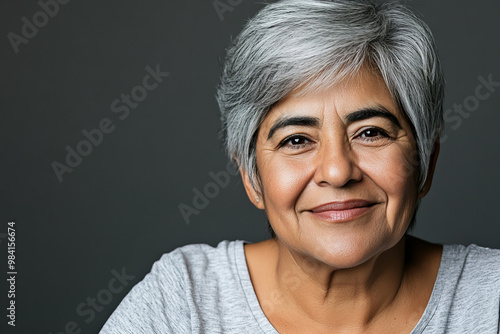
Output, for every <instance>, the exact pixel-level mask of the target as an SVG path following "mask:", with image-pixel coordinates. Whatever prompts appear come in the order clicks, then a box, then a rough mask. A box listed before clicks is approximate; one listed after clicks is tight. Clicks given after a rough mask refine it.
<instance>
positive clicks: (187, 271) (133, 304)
mask: <svg viewBox="0 0 500 334" xmlns="http://www.w3.org/2000/svg"><path fill="white" fill-rule="evenodd" d="M242 243H243V241H239V240H238V241H222V242H220V243H219V244H218V245H217V246H216V247H213V246H210V245H207V244H192V245H187V246H183V247H179V248H176V249H174V250H173V251H171V252H169V253H166V254H163V255H162V256H161V258H160V259H159V260H158V261H156V262H155V263H154V264H153V266H152V269H151V271H150V272H149V273H148V274H146V276H145V277H144V279H143V280H142V281H140V282H139V283H138V284H136V285H135V286H134V287H133V288H132V290H131V291H130V292H129V293H128V294H127V296H125V298H124V299H123V300H122V302H121V303H120V305H119V306H118V308H117V309H116V310H115V311H114V312H113V314H112V315H111V317H110V318H109V319H108V321H107V322H106V324H105V325H104V327H103V329H102V330H101V332H100V333H101V334H108V333H109V334H111V333H134V334H137V333H151V332H157V331H161V332H163V333H190V332H191V331H192V330H193V326H195V322H194V319H192V317H193V316H194V314H193V312H194V311H196V310H198V309H200V308H201V309H204V310H207V309H208V308H207V307H206V304H207V303H210V302H211V301H212V299H213V298H214V296H217V290H218V289H220V286H221V284H222V283H221V282H224V280H227V281H228V282H231V283H230V284H231V286H230V287H231V288H233V290H234V289H235V286H236V285H237V275H238V274H237V268H236V267H237V261H241V259H239V260H238V258H237V254H238V253H237V252H238V250H239V249H243V245H242ZM240 251H241V250H240ZM243 260H244V258H243ZM231 275H234V278H233V279H231V277H230V276H231ZM210 306H212V307H213V310H215V306H216V305H215V304H213V305H210Z"/></svg>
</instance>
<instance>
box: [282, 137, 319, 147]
mask: <svg viewBox="0 0 500 334" xmlns="http://www.w3.org/2000/svg"><path fill="white" fill-rule="evenodd" d="M293 139H301V140H305V141H307V143H304V144H298V145H293V144H290V145H287V143H288V142H290V141H291V140H293ZM311 143H312V140H310V139H308V138H307V137H306V136H303V135H297V134H294V135H291V136H288V137H286V138H285V139H283V140H282V141H281V142H280V143H279V144H278V148H282V147H284V146H288V147H289V148H292V149H301V148H303V147H305V146H307V145H309V144H311Z"/></svg>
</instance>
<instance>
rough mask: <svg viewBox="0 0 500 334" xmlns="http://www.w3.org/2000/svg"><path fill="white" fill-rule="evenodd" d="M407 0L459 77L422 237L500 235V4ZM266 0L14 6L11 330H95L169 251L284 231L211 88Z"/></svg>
mask: <svg viewBox="0 0 500 334" xmlns="http://www.w3.org/2000/svg"><path fill="white" fill-rule="evenodd" d="M405 3H406V4H407V5H408V6H410V7H411V8H412V9H413V10H414V11H415V12H416V13H417V14H418V15H419V16H420V17H422V18H423V19H424V21H426V22H427V23H428V24H429V26H430V27H431V29H432V30H433V33H434V35H435V38H436V41H437V46H438V49H439V53H440V56H441V61H442V64H443V68H444V72H445V76H446V82H447V86H446V101H445V123H446V131H445V133H444V135H443V137H442V139H441V142H442V144H441V153H440V157H439V160H438V164H437V170H436V174H435V176H434V181H433V187H432V189H431V192H430V193H429V194H428V195H427V197H426V198H424V200H423V201H422V204H421V206H420V210H419V212H418V218H417V222H416V226H415V228H414V230H413V231H412V234H414V235H416V236H418V237H421V238H424V239H427V240H430V241H433V242H438V243H463V244H470V243H475V244H479V245H481V246H488V247H492V248H500V219H499V218H498V209H499V204H498V202H499V199H500V196H499V195H498V190H499V189H500V178H499V176H498V171H499V165H500V155H499V153H500V150H499V142H500V137H499V134H500V132H499V126H500V61H499V60H500V43H499V41H500V26H499V21H498V17H499V15H500V2H498V1H493V0H476V1H467V0H460V1H458V0H446V1H429V0H427V1H424V0H408V1H405ZM263 6H264V3H263V1H260V0H259V1H250V0H203V1H201V0H197V1H180V0H175V1H152V0H143V1H123V0H120V1H116V0H114V1H113V0H112V1H95V0H90V1H77V0H73V1H69V0H40V1H2V2H1V3H0V32H1V33H2V34H3V38H2V41H1V44H0V52H1V60H2V62H1V64H0V68H1V72H0V74H1V76H0V77H1V100H0V101H1V102H0V149H1V154H0V159H1V162H0V263H1V266H0V268H1V273H0V277H1V278H2V279H1V283H0V296H1V298H0V303H1V307H0V309H1V310H2V311H1V312H2V315H1V317H0V319H1V324H0V332H1V333H53V334H55V333H97V332H98V331H99V329H100V328H101V327H102V325H103V324H104V322H105V321H106V319H107V318H108V317H109V315H110V314H111V313H112V312H113V310H114V309H115V308H116V306H117V305H118V303H119V302H120V301H121V300H122V299H123V297H124V296H125V295H126V294H127V292H128V291H129V290H130V289H131V288H132V286H133V285H135V284H136V283H137V282H139V281H140V280H141V279H142V278H143V277H144V275H145V274H146V273H147V272H149V270H150V269H151V266H152V264H153V262H154V261H156V260H157V259H159V257H160V256H161V255H162V254H163V253H165V252H169V251H171V250H173V249H175V248H176V247H179V246H182V245H185V244H188V243H208V244H211V245H216V244H217V243H218V242H219V241H221V240H224V239H228V240H234V239H243V240H247V241H252V242H254V241H260V240H263V239H266V238H268V237H269V234H268V232H267V229H266V224H267V220H266V218H265V215H264V214H263V212H260V211H259V210H257V209H255V208H254V207H253V205H252V204H251V203H250V202H249V200H248V199H247V197H246V194H245V191H244V189H243V186H242V182H241V178H240V177H239V176H238V175H235V174H234V173H233V171H232V169H231V168H230V166H228V164H227V158H226V157H225V155H224V152H223V150H222V145H221V143H220V140H219V137H218V131H219V130H220V123H219V111H218V106H217V103H216V100H215V98H214V95H215V91H216V86H217V83H218V80H219V77H220V73H221V65H222V62H223V60H224V52H225V49H226V47H227V46H228V45H229V42H230V40H231V38H232V37H234V36H236V35H237V34H238V32H239V31H240V30H241V28H242V26H243V25H244V24H245V22H246V20H247V19H248V18H250V17H251V16H252V15H254V14H255V13H256V12H257V11H258V10H259V9H260V8H262V7H263ZM13 325H15V326H13Z"/></svg>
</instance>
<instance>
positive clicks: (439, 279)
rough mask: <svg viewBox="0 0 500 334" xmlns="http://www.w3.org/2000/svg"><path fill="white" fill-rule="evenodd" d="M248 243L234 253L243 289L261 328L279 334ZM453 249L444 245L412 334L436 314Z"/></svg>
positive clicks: (266, 331)
mask: <svg viewBox="0 0 500 334" xmlns="http://www.w3.org/2000/svg"><path fill="white" fill-rule="evenodd" d="M249 243H250V242H248V241H243V240H238V241H237V244H235V247H234V252H235V254H234V255H235V258H236V261H235V262H236V266H237V270H238V275H239V278H240V283H241V287H242V289H243V292H244V294H245V298H246V301H247V304H248V307H249V308H250V310H251V312H252V315H253V316H254V319H255V321H256V322H257V323H258V325H259V327H260V328H261V330H262V331H263V332H264V333H267V334H279V333H278V331H277V330H276V329H275V328H274V327H273V325H272V324H271V323H270V322H269V319H267V317H266V315H265V314H264V311H263V310H262V308H261V307H260V304H259V300H258V298H257V294H256V293H255V290H254V288H253V285H252V280H251V279H250V272H249V270H248V265H247V260H246V256H245V248H244V246H245V244H249ZM450 250H451V248H450V247H449V245H443V252H442V254H441V261H440V263H439V269H438V274H437V276H436V281H435V282H434V287H433V288H432V293H431V297H430V298H429V301H428V302H427V306H426V307H425V310H424V313H423V314H422V317H420V320H419V321H418V322H417V324H416V325H415V327H414V328H413V330H412V331H411V332H410V334H420V333H422V332H423V330H424V329H425V327H426V326H427V325H428V323H429V322H430V320H431V319H432V317H433V316H434V313H435V312H436V309H437V306H438V305H439V300H440V298H441V295H442V293H441V292H442V291H443V286H444V281H445V277H446V267H447V266H446V263H447V262H448V260H449V257H450Z"/></svg>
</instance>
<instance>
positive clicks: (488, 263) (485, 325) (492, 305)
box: [415, 245, 500, 333]
mask: <svg viewBox="0 0 500 334" xmlns="http://www.w3.org/2000/svg"><path fill="white" fill-rule="evenodd" d="M499 307H500V250H498V249H490V248H486V247H480V246H477V245H469V246H464V245H444V246H443V253H442V259H441V263H440V267H439V273H438V277H437V279H436V282H435V285H434V290H433V292H432V295H431V299H430V301H429V304H428V305H427V309H426V311H425V313H424V316H423V318H422V319H421V323H420V324H419V326H420V327H418V328H419V329H422V328H425V330H423V331H415V332H416V333H443V332H446V333H497V331H498V326H499V321H500V309H499Z"/></svg>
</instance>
